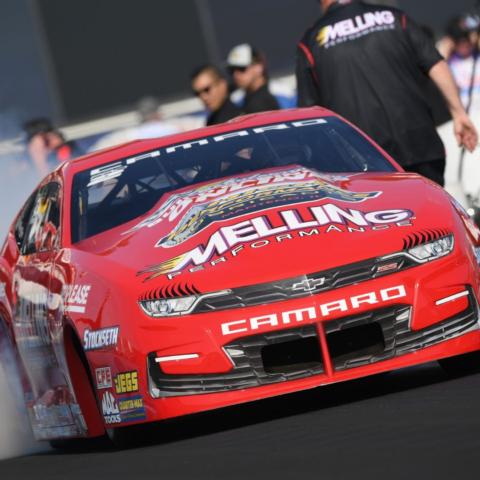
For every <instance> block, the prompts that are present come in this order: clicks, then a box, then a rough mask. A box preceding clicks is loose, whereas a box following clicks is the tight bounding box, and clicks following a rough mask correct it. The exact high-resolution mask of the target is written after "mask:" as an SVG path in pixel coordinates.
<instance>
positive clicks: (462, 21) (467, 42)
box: [447, 15, 480, 107]
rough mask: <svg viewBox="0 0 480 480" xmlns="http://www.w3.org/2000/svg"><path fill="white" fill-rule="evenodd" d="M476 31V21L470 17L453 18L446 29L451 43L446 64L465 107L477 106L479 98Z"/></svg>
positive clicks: (479, 73)
mask: <svg viewBox="0 0 480 480" xmlns="http://www.w3.org/2000/svg"><path fill="white" fill-rule="evenodd" d="M477 30H478V19H475V17H473V16H470V15H463V16H460V17H455V18H453V19H452V20H451V21H450V23H449V25H448V27H447V35H448V38H449V39H450V42H451V43H450V51H449V52H448V53H449V57H448V63H449V65H450V69H451V70H452V73H453V77H454V79H455V82H456V84H457V86H458V89H459V91H460V96H461V99H462V103H463V105H464V106H465V107H469V106H470V105H471V103H475V105H476V106H478V99H479V96H480V61H479V59H478V48H476V46H475V43H476V42H478V38H477V37H478V34H477ZM474 68H475V72H474V71H473V70H474Z"/></svg>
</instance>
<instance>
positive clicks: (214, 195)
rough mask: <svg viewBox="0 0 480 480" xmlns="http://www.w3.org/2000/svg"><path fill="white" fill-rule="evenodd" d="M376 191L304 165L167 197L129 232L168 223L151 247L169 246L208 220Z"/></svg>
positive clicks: (366, 196)
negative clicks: (354, 188) (343, 183)
mask: <svg viewBox="0 0 480 480" xmlns="http://www.w3.org/2000/svg"><path fill="white" fill-rule="evenodd" d="M381 193H382V192H351V191H348V190H344V189H342V188H340V187H338V186H336V185H334V184H332V183H330V182H328V181H326V180H325V179H324V177H323V176H322V175H321V174H319V173H318V172H316V171H314V170H310V169H308V168H304V167H296V168H291V169H288V170H285V171H280V172H272V173H260V174H254V175H249V176H247V177H244V178H241V179H235V178H234V179H228V180H224V181H220V182H216V183H214V184H210V185H207V186H206V187H200V188H197V189H195V190H192V191H189V192H187V193H183V194H177V195H173V196H172V197H171V198H170V199H169V200H168V201H167V202H166V203H165V204H163V205H162V207H161V208H160V209H158V210H157V211H156V212H155V213H154V214H153V215H151V216H150V217H148V218H147V219H146V220H144V221H142V222H141V223H140V224H138V225H137V226H136V227H134V229H133V230H138V229H140V228H145V227H146V228H152V227H153V226H155V225H158V224H161V223H164V224H165V223H166V224H169V225H170V226H171V228H169V230H170V232H169V233H168V235H167V236H165V237H163V238H161V239H160V240H159V241H158V242H157V245H156V246H157V247H164V248H169V247H175V246H177V245H179V244H181V243H182V242H184V241H186V240H187V239H189V238H191V237H192V236H194V235H196V234H198V233H199V232H201V231H202V230H204V229H205V228H207V227H208V226H209V225H210V224H212V223H215V222H219V221H223V220H229V219H232V218H237V217H240V216H243V215H246V214H248V213H252V212H258V211H263V210H268V209H271V208H274V207H276V206H282V205H285V206H287V205H293V204H295V205H298V204H302V203H309V202H313V201H316V200H321V199H330V200H339V201H343V202H349V203H358V202H363V201H365V200H368V199H371V198H376V197H378V196H379V195H381ZM177 219H178V223H177V224H174V223H172V222H175V221H176V220H177Z"/></svg>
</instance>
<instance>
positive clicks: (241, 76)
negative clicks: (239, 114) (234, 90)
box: [227, 43, 279, 113]
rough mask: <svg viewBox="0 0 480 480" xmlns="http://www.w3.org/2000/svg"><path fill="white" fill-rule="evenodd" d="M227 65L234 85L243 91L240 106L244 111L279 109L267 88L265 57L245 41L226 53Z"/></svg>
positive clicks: (254, 111)
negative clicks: (243, 98)
mask: <svg viewBox="0 0 480 480" xmlns="http://www.w3.org/2000/svg"><path fill="white" fill-rule="evenodd" d="M227 65H228V69H229V71H230V73H231V74H232V77H233V81H234V82H235V85H236V86H237V87H238V88H241V89H242V90H244V91H245V100H244V102H243V105H242V106H241V109H242V111H243V112H244V113H256V112H264V111H268V110H278V109H279V105H278V102H277V100H276V98H275V97H274V96H273V95H272V94H271V93H270V90H269V89H268V76H267V67H266V62H265V59H264V57H263V55H261V54H260V53H259V52H258V51H257V50H256V49H255V48H253V47H252V46H251V45H249V44H247V43H244V44H242V45H237V46H236V47H234V48H233V49H232V50H231V51H230V53H229V54H228V57H227Z"/></svg>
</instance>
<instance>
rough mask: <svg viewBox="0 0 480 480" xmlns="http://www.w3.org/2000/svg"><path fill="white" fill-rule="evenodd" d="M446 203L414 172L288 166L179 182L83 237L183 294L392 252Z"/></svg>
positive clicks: (141, 275) (151, 284) (420, 235)
mask: <svg viewBox="0 0 480 480" xmlns="http://www.w3.org/2000/svg"><path fill="white" fill-rule="evenodd" d="M451 211H452V209H451V205H450V200H449V197H448V195H447V194H445V192H444V191H443V189H441V188H440V187H438V186H436V185H434V184H432V183H431V182H429V181H428V180H425V179H424V178H422V177H420V176H418V175H415V174H408V173H400V172H396V173H361V174H345V175H324V174H320V173H318V172H316V171H314V170H309V169H306V168H303V167H300V166H290V167H285V168H277V169H270V170H265V171H261V172H258V173H256V174H251V173H250V174H246V175H242V176H239V177H236V178H227V179H222V180H220V181H216V182H208V183H204V184H200V185H195V186H193V187H190V188H184V189H182V190H177V191H175V192H172V193H171V194H169V195H166V196H164V197H162V199H161V200H160V202H159V203H158V204H157V205H156V207H155V208H154V209H153V210H151V211H150V212H149V213H148V214H147V215H145V216H143V217H141V218H139V219H136V221H133V222H130V223H129V224H127V225H123V226H120V227H117V228H116V229H114V230H110V231H108V232H105V233H103V234H100V235H97V236H95V237H93V238H92V239H89V240H87V241H84V242H82V245H83V248H86V249H89V250H90V251H91V252H92V253H95V254H96V255H98V256H100V257H106V258H108V259H109V260H111V261H114V262H118V263H121V264H123V265H124V266H125V267H127V268H128V271H130V272H132V275H134V276H135V278H136V283H137V285H138V288H139V289H144V290H149V289H150V290H151V289H157V288H161V287H165V288H169V287H172V288H175V289H176V288H178V292H180V294H181V293H183V292H184V293H185V294H188V293H191V292H196V291H199V292H208V291H215V290H221V289H224V288H234V287H238V286H246V285H253V284H256V283H262V282H271V281H274V280H279V279H284V278H290V277H294V276H298V275H302V274H307V273H313V272H319V271H322V270H324V269H329V268H333V267H336V266H340V265H348V264H350V263H354V262H358V261H361V260H365V259H369V258H374V257H378V256H382V255H387V254H391V253H395V252H398V251H401V250H404V249H405V248H407V247H408V245H411V244H413V243H415V242H417V241H418V240H417V239H428V238H435V236H439V235H442V234H445V233H446V232H447V231H451V229H452V228H453V218H452V214H451ZM175 291H177V290H175Z"/></svg>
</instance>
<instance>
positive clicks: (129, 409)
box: [118, 395, 147, 422]
mask: <svg viewBox="0 0 480 480" xmlns="http://www.w3.org/2000/svg"><path fill="white" fill-rule="evenodd" d="M118 408H119V410H120V418H121V421H122V422H135V421H138V420H145V418H146V416H147V414H146V412H145V405H144V403H143V397H142V396H141V395H135V396H133V397H122V398H119V399H118Z"/></svg>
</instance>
